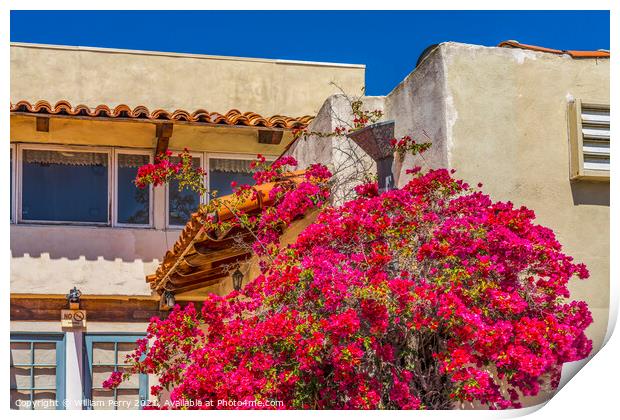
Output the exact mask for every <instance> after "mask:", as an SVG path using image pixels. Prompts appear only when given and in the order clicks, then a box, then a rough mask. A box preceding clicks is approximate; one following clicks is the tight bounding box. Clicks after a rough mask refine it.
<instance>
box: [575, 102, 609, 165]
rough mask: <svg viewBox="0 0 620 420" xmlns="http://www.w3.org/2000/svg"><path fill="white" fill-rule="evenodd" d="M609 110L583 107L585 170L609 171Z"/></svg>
mask: <svg viewBox="0 0 620 420" xmlns="http://www.w3.org/2000/svg"><path fill="white" fill-rule="evenodd" d="M609 127H610V124H609V108H607V109H604V108H601V107H596V108H595V107H588V106H587V105H585V104H584V105H582V107H581V133H582V138H583V169H584V170H586V171H609V157H610V155H609Z"/></svg>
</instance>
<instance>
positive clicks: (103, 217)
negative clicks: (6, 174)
mask: <svg viewBox="0 0 620 420" xmlns="http://www.w3.org/2000/svg"><path fill="white" fill-rule="evenodd" d="M108 166H109V154H108V153H99V152H86V151H76V150H70V149H66V150H42V149H25V150H23V154H22V171H21V172H22V191H21V194H22V195H21V198H22V199H21V219H22V220H24V221H39V222H78V223H79V222H86V223H108V188H109V174H108Z"/></svg>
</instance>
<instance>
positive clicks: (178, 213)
mask: <svg viewBox="0 0 620 420" xmlns="http://www.w3.org/2000/svg"><path fill="white" fill-rule="evenodd" d="M171 162H172V163H177V162H179V158H172V159H171ZM192 165H193V166H194V167H196V168H198V167H200V158H192ZM199 206H200V194H198V193H197V192H194V191H193V190H190V189H188V188H185V189H183V190H182V191H179V183H178V182H177V181H171V182H170V184H169V186H168V224H169V225H170V226H184V225H185V223H187V221H188V220H189V218H190V217H191V215H192V213H193V212H195V211H196V210H198V207H199Z"/></svg>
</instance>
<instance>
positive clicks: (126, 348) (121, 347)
mask: <svg viewBox="0 0 620 420" xmlns="http://www.w3.org/2000/svg"><path fill="white" fill-rule="evenodd" d="M135 350H136V343H118V364H119V365H124V364H127V361H126V358H127V356H129V355H131V354H133V352H134V351H135Z"/></svg>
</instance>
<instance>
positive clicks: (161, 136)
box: [155, 123, 174, 156]
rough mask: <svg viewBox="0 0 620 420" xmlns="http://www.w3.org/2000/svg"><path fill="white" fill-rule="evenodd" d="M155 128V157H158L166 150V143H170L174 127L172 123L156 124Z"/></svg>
mask: <svg viewBox="0 0 620 420" xmlns="http://www.w3.org/2000/svg"><path fill="white" fill-rule="evenodd" d="M155 127H156V128H155V137H157V146H156V147H155V156H158V155H160V154H162V153H164V152H165V151H166V150H168V143H170V137H172V130H173V128H174V125H173V124H172V123H163V124H157V125H156V126H155Z"/></svg>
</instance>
